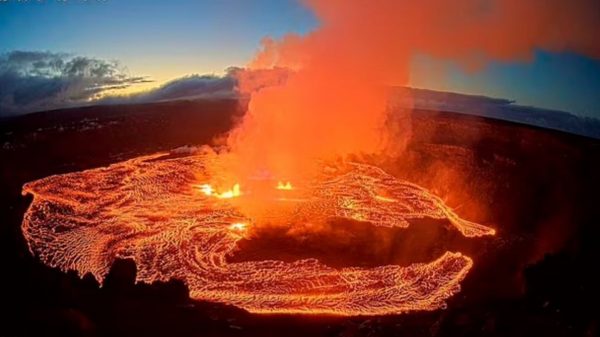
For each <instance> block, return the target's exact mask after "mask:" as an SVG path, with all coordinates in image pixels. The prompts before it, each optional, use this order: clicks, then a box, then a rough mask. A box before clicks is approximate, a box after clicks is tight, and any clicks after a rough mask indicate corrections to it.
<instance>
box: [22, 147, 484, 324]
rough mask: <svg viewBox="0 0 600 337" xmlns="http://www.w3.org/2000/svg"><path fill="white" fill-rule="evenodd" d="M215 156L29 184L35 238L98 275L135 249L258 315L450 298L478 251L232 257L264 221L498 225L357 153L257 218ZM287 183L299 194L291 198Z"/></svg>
mask: <svg viewBox="0 0 600 337" xmlns="http://www.w3.org/2000/svg"><path fill="white" fill-rule="evenodd" d="M216 158H217V156H216V155H214V154H212V153H202V154H196V155H190V156H185V157H175V158H174V157H172V156H165V154H157V155H152V156H144V157H139V158H135V159H132V160H129V161H125V162H122V163H117V164H113V165H111V166H109V167H106V168H98V169H92V170H87V171H82V172H75V173H70V174H64V175H56V176H51V177H47V178H44V179H40V180H37V181H34V182H31V183H28V184H26V185H25V186H24V188H23V193H24V194H32V195H33V197H34V198H33V202H32V204H31V206H30V207H29V209H28V211H27V213H26V214H25V217H24V220H23V225H22V229H23V234H24V236H25V238H26V240H27V243H28V245H29V248H30V250H31V252H32V253H34V254H35V255H37V256H38V257H39V258H40V259H41V260H42V261H43V262H44V263H46V264H47V265H49V266H52V267H58V268H60V269H61V270H65V271H66V270H76V271H77V272H78V273H79V275H80V276H83V275H84V274H86V273H91V274H92V275H94V276H95V277H96V278H97V279H98V280H100V281H102V280H103V279H104V277H105V276H106V274H107V273H108V271H109V268H110V266H111V264H112V263H113V261H114V260H115V259H116V258H130V259H133V260H134V261H135V263H136V265H137V268H138V272H137V281H142V282H148V283H151V282H155V281H168V280H170V279H179V280H182V281H183V282H185V283H186V284H187V286H188V287H189V289H190V296H191V297H192V298H195V299H199V300H208V301H215V302H222V303H228V304H232V305H235V306H238V307H241V308H244V309H246V310H248V311H250V312H254V313H326V314H337V315H380V314H395V313H402V312H406V311H412V310H434V309H438V308H441V307H443V306H444V301H445V300H446V299H447V298H448V297H450V296H452V295H453V294H455V293H456V292H458V291H459V287H460V286H459V283H460V282H461V280H462V279H463V278H464V277H465V276H466V274H467V272H468V271H469V269H470V268H471V266H472V264H473V262H472V260H471V259H470V258H469V257H467V256H464V255H462V254H461V253H459V252H445V253H444V254H442V255H441V256H440V257H439V258H438V259H436V260H435V261H432V262H430V263H426V264H424V263H417V264H412V265H410V266H407V267H401V266H397V265H385V266H379V267H375V268H359V267H348V268H338V269H336V268H332V267H329V266H326V265H324V264H322V263H321V262H319V261H318V260H316V259H302V260H298V261H295V262H289V263H288V262H283V261H278V260H277V257H276V256H274V257H273V259H271V260H264V261H247V262H238V263H230V262H228V260H227V257H228V256H230V255H231V254H232V253H233V252H235V251H236V250H237V249H238V246H237V243H238V241H239V240H241V239H243V238H249V233H250V232H251V231H252V228H253V227H254V226H260V225H262V224H265V223H269V224H274V223H277V224H278V225H284V226H294V225H295V224H303V223H319V222H326V221H329V220H331V219H333V218H347V219H359V220H361V221H368V222H370V223H371V224H372V225H374V226H388V227H408V226H409V222H408V221H409V220H411V219H419V218H425V217H427V218H436V219H443V218H445V219H448V221H449V222H450V223H451V224H452V225H453V226H454V227H455V228H456V229H458V230H459V231H460V232H461V233H462V234H463V235H465V236H467V237H476V236H482V235H493V234H494V230H493V229H491V228H489V227H485V226H482V225H479V224H475V223H473V222H469V221H466V220H463V219H461V218H460V217H459V216H458V215H456V214H455V213H454V212H453V211H452V210H451V209H450V208H449V207H447V206H446V205H445V204H444V203H443V202H442V200H441V199H440V198H438V197H436V196H434V195H432V194H431V193H429V192H428V191H426V190H424V189H423V188H421V187H419V186H417V185H414V184H411V183H407V182H404V181H400V180H398V179H396V178H395V177H393V176H391V175H389V174H387V173H385V172H384V171H382V170H381V169H379V168H377V167H373V166H370V165H366V164H358V163H344V164H338V165H336V166H326V165H324V166H323V170H322V172H321V173H320V174H318V175H317V176H316V177H314V179H312V180H310V181H306V182H295V183H296V185H297V186H298V187H301V188H294V189H293V190H290V189H291V184H290V183H289V182H286V183H283V182H282V183H281V185H279V184H277V185H275V184H270V185H269V186H271V187H270V188H271V189H272V190H273V191H274V196H273V198H272V203H273V209H272V211H270V212H269V213H268V214H267V215H265V216H264V217H260V218H252V217H249V216H248V215H247V214H244V213H242V212H241V211H240V210H239V208H238V207H236V205H235V202H241V201H243V200H244V198H248V199H250V198H252V193H253V192H254V191H253V189H252V186H248V190H246V187H245V186H246V185H245V184H244V185H243V186H244V193H241V192H240V185H239V184H236V185H235V186H233V188H232V189H231V190H228V191H223V192H218V191H215V190H214V189H213V187H211V185H208V184H205V182H207V181H214V178H215V177H210V176H208V171H207V165H208V164H210V163H211V161H214V160H216ZM274 186H276V187H275V188H274ZM280 187H281V188H282V189H283V190H285V191H283V192H282V193H285V194H289V197H285V198H283V197H281V193H279V192H277V190H278V189H280ZM288 187H289V188H288ZM198 191H200V193H198ZM275 194H279V195H277V196H276V195H275ZM233 197H236V198H235V199H227V198H233ZM282 200H294V202H291V203H290V202H282ZM280 204H285V207H283V208H281V209H284V210H285V211H282V213H280V212H279V211H278V210H279V209H280V208H279V207H278V205H280Z"/></svg>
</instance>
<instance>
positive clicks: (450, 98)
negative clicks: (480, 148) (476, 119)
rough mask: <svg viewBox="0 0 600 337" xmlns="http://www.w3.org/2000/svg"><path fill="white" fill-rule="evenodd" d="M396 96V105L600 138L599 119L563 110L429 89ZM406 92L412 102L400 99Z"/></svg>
mask: <svg viewBox="0 0 600 337" xmlns="http://www.w3.org/2000/svg"><path fill="white" fill-rule="evenodd" d="M395 93H396V94H397V96H395V97H394V98H393V102H394V104H398V105H401V106H402V105H410V104H414V107H415V108H416V109H423V110H436V111H450V112H458V113H463V114H469V115H475V116H481V117H489V118H495V119H501V120H507V121H511V122H517V123H521V124H527V125H533V126H539V127H542V128H547V129H553V130H560V131H565V132H569V133H574V134H578V135H582V136H587V137H592V138H599V139H600V120H598V119H595V118H587V117H579V116H575V115H573V114H570V113H568V112H564V111H557V110H548V109H540V108H536V107H529V106H523V105H517V104H513V103H514V101H510V100H507V99H501V98H491V97H486V96H476V95H465V94H459V93H452V92H443V91H434V90H428V89H416V88H397V91H396V92H395ZM406 93H409V94H410V97H412V102H410V100H407V99H402V98H401V97H402V96H403V94H406Z"/></svg>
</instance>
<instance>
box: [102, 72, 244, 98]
mask: <svg viewBox="0 0 600 337" xmlns="http://www.w3.org/2000/svg"><path fill="white" fill-rule="evenodd" d="M236 87H237V80H236V78H235V76H234V75H233V68H232V70H231V71H228V72H227V74H226V75H225V76H216V75H196V74H194V75H188V76H184V77H181V78H177V79H175V80H172V81H170V82H167V83H165V84H163V85H161V86H159V87H157V88H154V89H151V90H149V91H145V92H141V93H135V94H131V95H127V96H109V97H105V98H103V99H101V100H99V101H98V102H97V103H98V104H128V103H150V102H160V101H171V100H178V99H200V98H234V97H237V92H236Z"/></svg>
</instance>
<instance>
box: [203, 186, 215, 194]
mask: <svg viewBox="0 0 600 337" xmlns="http://www.w3.org/2000/svg"><path fill="white" fill-rule="evenodd" d="M200 190H201V191H202V193H204V194H205V195H212V194H213V192H214V190H213V188H212V186H210V185H209V184H202V185H200Z"/></svg>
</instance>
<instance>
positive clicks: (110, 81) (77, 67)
mask: <svg viewBox="0 0 600 337" xmlns="http://www.w3.org/2000/svg"><path fill="white" fill-rule="evenodd" d="M148 81H149V80H148V79H147V78H146V77H133V76H130V75H129V74H128V73H127V71H126V69H125V68H123V67H122V66H120V65H119V63H118V62H116V61H107V60H101V59H96V58H89V57H84V56H74V55H71V54H66V53H53V52H39V51H11V52H8V53H4V54H0V116H8V115H16V114H22V113H28V112H33V111H40V110H49V109H56V108H62V107H69V106H76V105H83V104H86V103H87V102H89V101H93V100H96V99H98V98H99V97H101V96H102V94H103V93H105V92H107V91H108V90H114V89H121V88H126V87H129V86H131V85H133V84H136V83H143V82H148Z"/></svg>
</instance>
